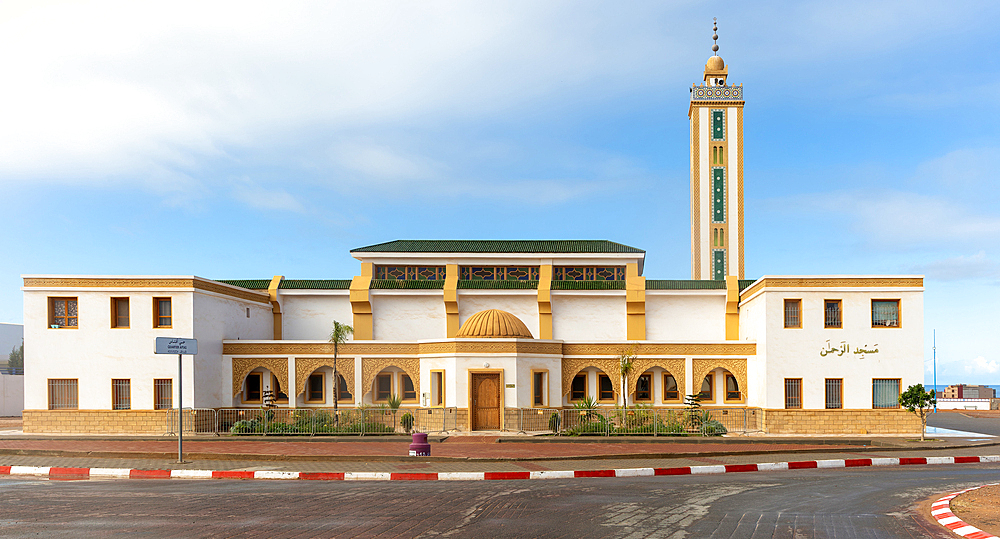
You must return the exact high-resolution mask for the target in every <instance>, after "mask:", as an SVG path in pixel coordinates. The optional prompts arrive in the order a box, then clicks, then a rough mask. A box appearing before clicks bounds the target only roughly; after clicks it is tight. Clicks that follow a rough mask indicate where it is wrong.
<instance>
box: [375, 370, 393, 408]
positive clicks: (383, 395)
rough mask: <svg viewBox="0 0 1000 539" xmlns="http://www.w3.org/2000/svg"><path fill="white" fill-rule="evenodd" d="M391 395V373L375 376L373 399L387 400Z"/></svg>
mask: <svg viewBox="0 0 1000 539" xmlns="http://www.w3.org/2000/svg"><path fill="white" fill-rule="evenodd" d="M391 396H392V374H391V373H383V374H380V375H378V376H376V377H375V400H376V401H387V400H389V397H391Z"/></svg>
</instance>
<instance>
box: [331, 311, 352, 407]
mask: <svg viewBox="0 0 1000 539" xmlns="http://www.w3.org/2000/svg"><path fill="white" fill-rule="evenodd" d="M351 335H354V328H352V327H351V326H348V325H347V324H341V323H340V322H337V321H336V320H334V321H333V329H332V330H330V342H332V343H333V424H334V425H336V426H340V410H339V409H338V407H337V403H338V402H339V401H340V373H339V372H337V352H338V350H337V347H338V346H339V345H340V344H342V343H345V342H347V337H349V336H351Z"/></svg>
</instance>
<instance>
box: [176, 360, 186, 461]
mask: <svg viewBox="0 0 1000 539" xmlns="http://www.w3.org/2000/svg"><path fill="white" fill-rule="evenodd" d="M183 358H184V355H183V354H177V463H178V464H181V463H183V462H184V362H183Z"/></svg>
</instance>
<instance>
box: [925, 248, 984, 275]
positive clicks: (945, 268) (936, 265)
mask: <svg viewBox="0 0 1000 539" xmlns="http://www.w3.org/2000/svg"><path fill="white" fill-rule="evenodd" d="M912 273H918V274H924V275H926V276H927V277H929V278H931V279H937V280H941V281H960V280H965V279H996V278H998V277H1000V264H998V263H997V262H996V261H995V260H991V259H989V258H988V257H987V256H986V251H979V252H978V253H976V254H974V255H971V256H955V257H950V258H944V259H940V260H934V261H932V262H929V263H927V264H922V265H919V266H915V267H914V268H913V270H912Z"/></svg>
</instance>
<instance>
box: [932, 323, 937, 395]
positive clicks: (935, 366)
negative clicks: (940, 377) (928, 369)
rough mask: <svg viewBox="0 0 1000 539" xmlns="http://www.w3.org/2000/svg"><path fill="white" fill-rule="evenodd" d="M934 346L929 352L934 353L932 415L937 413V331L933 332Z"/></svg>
mask: <svg viewBox="0 0 1000 539" xmlns="http://www.w3.org/2000/svg"><path fill="white" fill-rule="evenodd" d="M933 335H934V340H933V341H932V342H933V343H934V344H932V345H931V350H933V351H934V413H935V414H936V413H937V330H936V329H935V330H934V333H933Z"/></svg>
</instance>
